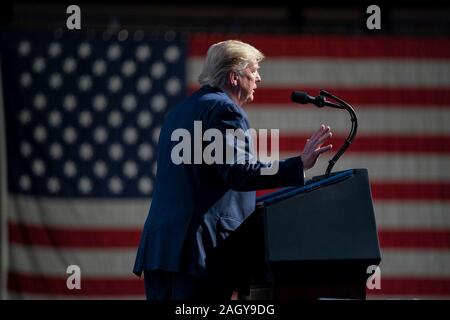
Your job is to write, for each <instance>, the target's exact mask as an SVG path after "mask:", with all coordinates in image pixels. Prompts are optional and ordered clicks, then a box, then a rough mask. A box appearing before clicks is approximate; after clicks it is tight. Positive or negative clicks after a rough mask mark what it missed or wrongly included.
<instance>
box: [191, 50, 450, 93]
mask: <svg viewBox="0 0 450 320" xmlns="http://www.w3.org/2000/svg"><path fill="white" fill-rule="evenodd" d="M203 64H204V58H203V57H195V58H190V59H189V62H188V66H187V71H188V72H187V77H188V79H187V83H188V84H189V85H192V84H197V79H198V76H199V74H200V72H201V70H202V68H203ZM260 71H261V72H260V73H261V77H262V82H261V86H264V87H277V86H291V87H297V86H298V87H302V86H303V87H304V86H315V85H326V86H338V87H343V86H351V87H354V88H357V87H367V86H377V87H398V86H403V87H414V86H420V87H447V86H449V85H450V62H449V60H445V59H433V60H430V59H338V58H333V59H314V58H309V59H308V58H292V59H280V58H270V57H269V58H267V59H266V60H265V61H263V62H262V63H261V69H260Z"/></svg>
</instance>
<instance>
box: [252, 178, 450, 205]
mask: <svg viewBox="0 0 450 320" xmlns="http://www.w3.org/2000/svg"><path fill="white" fill-rule="evenodd" d="M276 190H277V189H268V190H258V191H257V192H256V196H258V197H260V196H263V195H265V194H268V193H270V192H273V191H276ZM371 191H372V197H373V198H374V199H375V200H379V201H380V200H381V201H383V200H417V201H429V200H439V201H449V200H450V183H445V182H374V181H372V182H371Z"/></svg>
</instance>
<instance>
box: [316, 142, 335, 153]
mask: <svg viewBox="0 0 450 320" xmlns="http://www.w3.org/2000/svg"><path fill="white" fill-rule="evenodd" d="M332 148H333V145H332V144H329V145H327V146H324V147H321V148H319V149H317V150H316V152H317V156H319V155H320V154H322V153H324V152H327V151H330V150H331V149H332Z"/></svg>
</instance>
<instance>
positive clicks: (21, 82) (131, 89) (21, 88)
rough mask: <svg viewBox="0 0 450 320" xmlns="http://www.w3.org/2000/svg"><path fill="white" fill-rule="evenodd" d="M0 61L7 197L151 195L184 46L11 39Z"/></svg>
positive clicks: (181, 81) (155, 40)
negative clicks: (160, 139)
mask: <svg viewBox="0 0 450 320" xmlns="http://www.w3.org/2000/svg"><path fill="white" fill-rule="evenodd" d="M2 59H3V62H4V63H3V79H4V81H3V82H4V101H5V109H6V111H5V113H6V127H7V154H8V181H9V190H10V192H12V193H16V194H31V195H45V196H55V197H64V196H75V197H141V196H142V197H148V196H150V195H151V192H152V188H153V180H154V177H155V172H156V163H155V159H156V155H155V149H156V146H157V142H158V137H159V129H160V127H161V123H162V120H163V117H164V114H165V111H166V110H167V109H168V108H169V107H170V106H172V105H174V104H176V103H177V102H178V101H180V100H181V99H182V98H183V97H184V96H185V94H186V93H185V69H186V68H185V65H186V41H185V40H184V39H182V38H181V37H179V36H177V35H169V36H168V35H160V36H144V34H139V33H136V34H135V36H134V37H130V38H128V39H125V40H124V39H118V38H112V39H109V40H104V39H102V38H101V36H90V37H89V36H85V35H80V34H72V33H71V32H67V33H65V34H63V35H59V36H58V35H53V36H51V35H49V34H38V33H13V34H8V35H6V36H5V37H4V39H3V50H2Z"/></svg>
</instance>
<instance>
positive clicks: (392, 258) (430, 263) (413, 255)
mask: <svg viewBox="0 0 450 320" xmlns="http://www.w3.org/2000/svg"><path fill="white" fill-rule="evenodd" d="M448 266H450V251H447V250H392V249H384V250H383V249H382V251H381V263H380V270H381V279H383V276H389V277H423V278H427V277H435V276H437V277H449V276H450V268H449V267H448Z"/></svg>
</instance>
